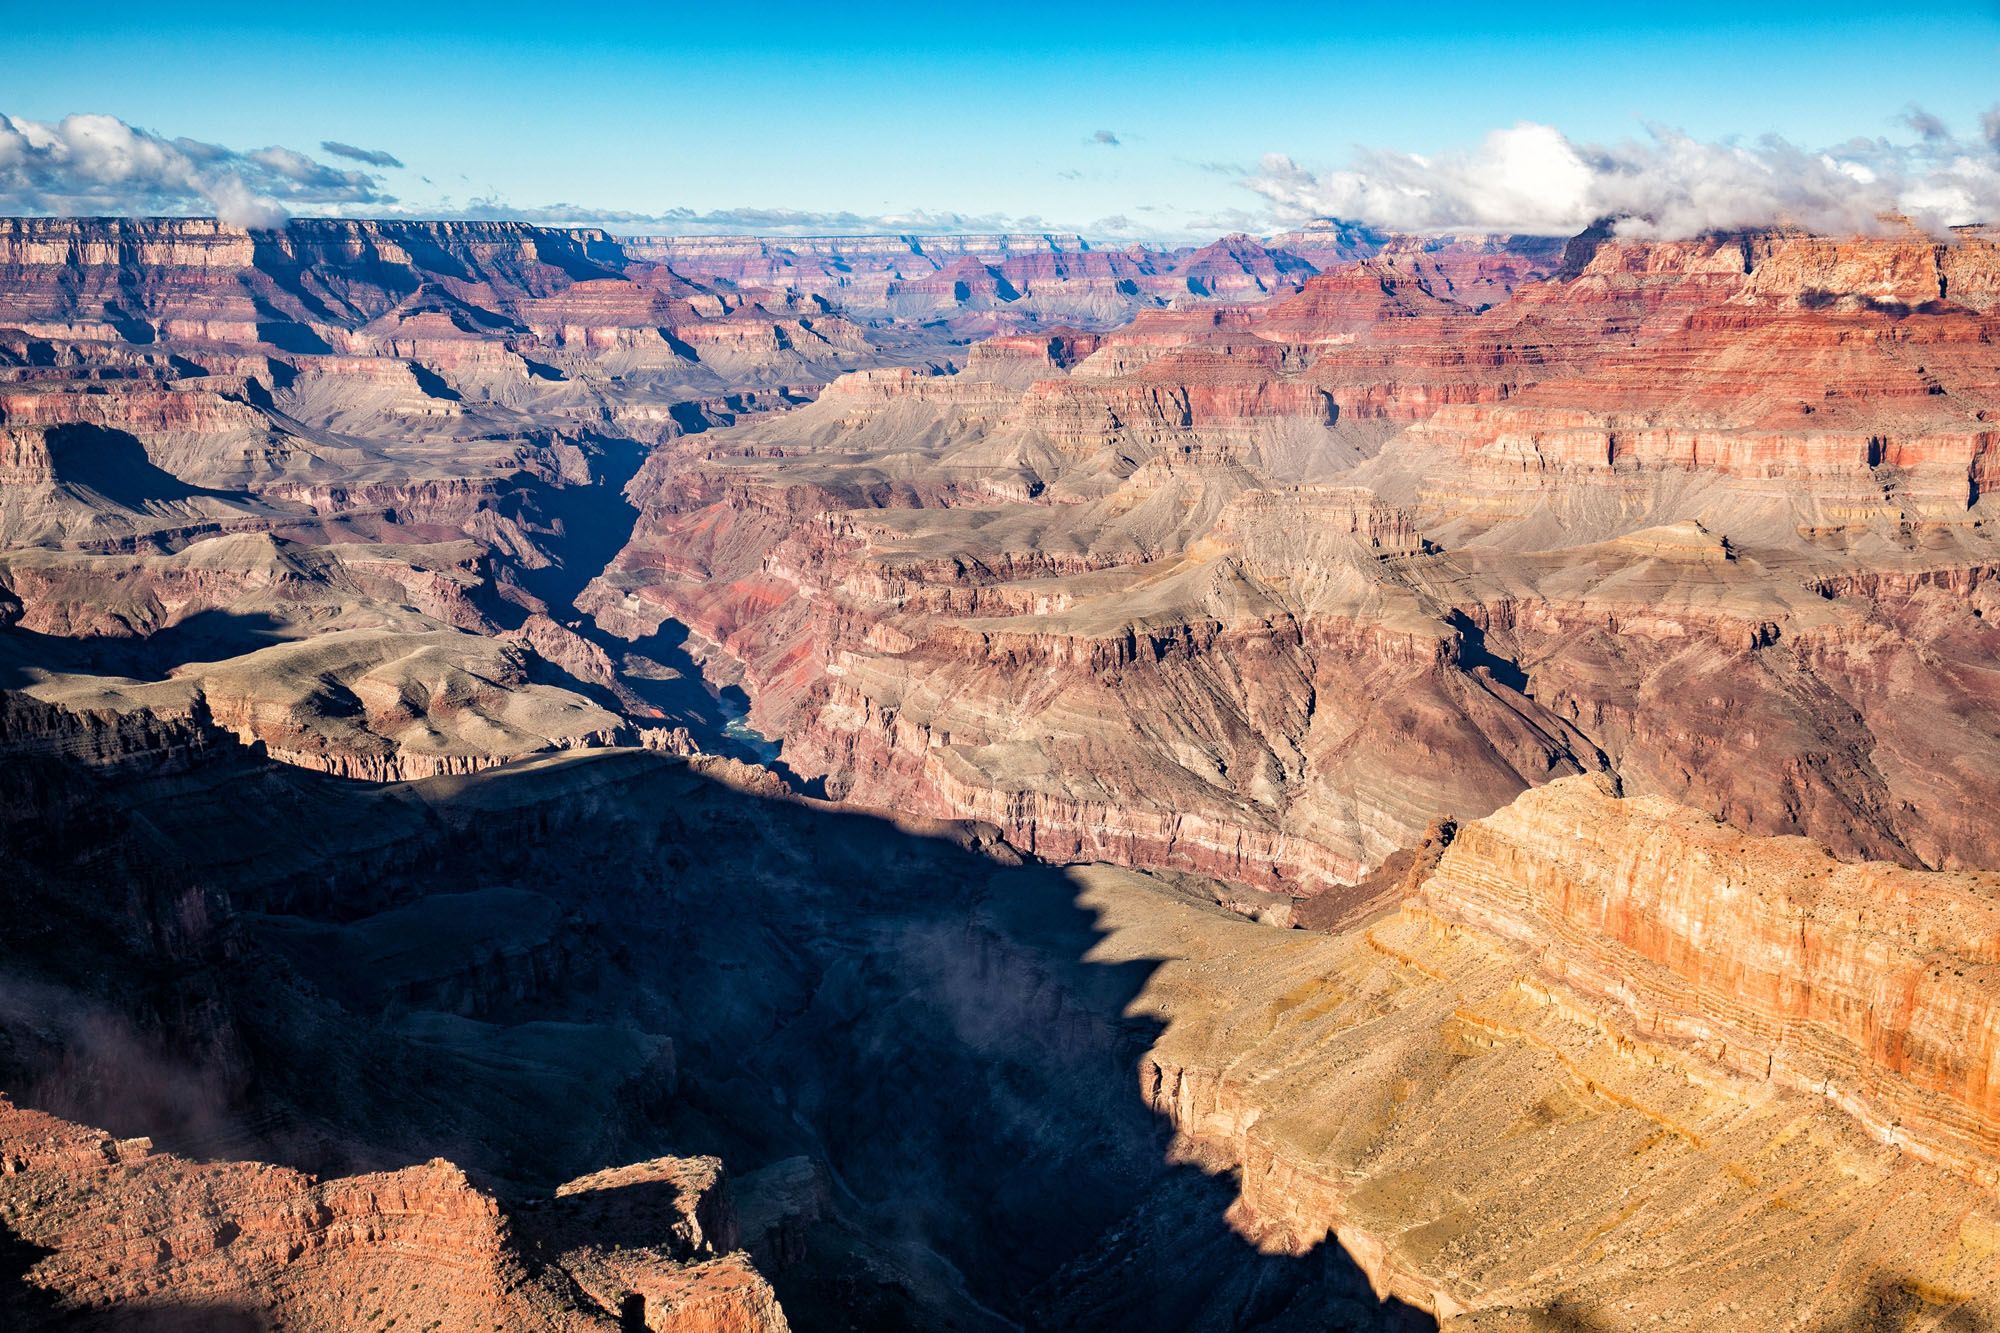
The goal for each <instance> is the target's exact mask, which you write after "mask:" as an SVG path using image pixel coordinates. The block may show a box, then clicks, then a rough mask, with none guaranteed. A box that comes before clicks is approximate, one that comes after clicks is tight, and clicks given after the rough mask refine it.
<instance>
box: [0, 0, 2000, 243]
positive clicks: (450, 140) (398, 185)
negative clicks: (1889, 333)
mask: <svg viewBox="0 0 2000 1333" xmlns="http://www.w3.org/2000/svg"><path fill="white" fill-rule="evenodd" d="M5 9H6V10H7V11H9V12H7V13H6V14H5V15H4V17H0V61H4V64H0V68H4V69H5V70H6V76H5V78H4V80H0V113H5V114H6V115H9V116H13V117H17V118H25V119H28V120H34V121H42V122H55V121H58V120H60V119H61V118H62V117H63V116H65V115H68V114H71V113H77V112H92V113H104V114H108V115H112V116H116V117H118V118H120V119H121V120H123V121H126V122H128V123H130V124H131V125H134V126H137V127H140V128H143V129H145V130H150V131H153V132H155V133H157V134H159V135H162V136H165V137H167V138H169V139H171V138H176V137H180V136H186V137H188V138H192V139H197V140H202V141H206V142H211V143H216V144H224V145H228V146H229V147H231V148H234V149H254V148H261V147H264V146H266V145H273V144H275V145H283V146H285V147H288V148H291V149H295V150H298V151H300V152H303V153H307V154H311V155H313V156H315V157H317V158H319V159H321V160H322V161H333V160H334V159H332V158H330V157H328V156H327V154H326V153H325V152H323V151H322V150H321V149H320V145H321V143H322V142H323V141H329V140H331V141H337V142H343V143H347V144H352V145H358V146H362V147H366V148H369V149H375V150H381V151H385V152H388V153H391V154H393V155H394V156H395V157H396V158H397V159H399V160H400V161H402V162H403V163H405V164H407V165H406V168H405V169H402V170H395V169H388V170H384V171H382V173H381V175H382V180H381V182H380V185H379V194H380V195H382V196H384V197H393V199H394V200H395V201H396V203H397V206H398V207H401V208H407V209H414V210H417V211H425V210H430V209H438V210H447V211H448V210H450V209H453V208H464V207H465V206H467V205H468V204H469V203H471V202H472V201H475V200H484V201H488V203H490V204H491V205H492V206H494V207H497V208H499V209H501V210H507V209H513V210H534V209H539V208H544V207H546V206H550V205H556V204H564V205H571V206H575V207H576V209H577V210H578V211H581V212H591V211H600V212H613V211H615V212H630V213H638V214H659V213H665V212H667V211H668V210H671V209H689V210H693V211H695V212H696V213H709V212H721V213H727V212H729V211H731V210H739V209H788V210H800V211H805V212H828V213H831V212H848V213H853V214H857V215H864V216H874V215H880V214H907V213H911V212H914V211H925V212H930V213H951V214H958V215H963V216H964V217H966V218H969V219H978V218H985V217H1000V218H1005V219H1014V220H1019V219H1035V220H1039V221H1040V222H1041V223H1044V224H1046V225H1049V226H1064V227H1082V228H1092V227H1094V226H1095V227H1096V229H1097V230H1099V231H1102V232H1109V233H1116V232H1118V231H1119V230H1120V228H1119V227H1116V226H1097V224H1100V223H1106V222H1107V221H1108V220H1111V219H1123V220H1124V229H1125V230H1127V231H1129V232H1132V233H1150V234H1160V235H1168V234H1183V233H1191V232H1201V231H1204V230H1221V229H1222V228H1223V227H1224V226H1226V225H1232V224H1235V223H1243V224H1245V225H1250V224H1254V223H1255V222H1257V221H1258V220H1260V219H1263V218H1266V217H1267V216H1268V215H1269V208H1270V205H1269V197H1268V195H1262V194H1258V193H1255V192H1253V191H1251V190H1248V189H1246V188H1244V173H1250V172H1254V171H1255V170H1256V169H1257V166H1258V163H1259V161H1260V159H1261V158H1262V157H1263V156H1264V155H1266V154H1273V153H1280V154H1285V155H1287V156H1288V157H1289V158H1290V159H1291V160H1292V161H1293V162H1294V163H1295V164H1297V166H1298V167H1299V168H1300V169H1301V170H1304V171H1324V170H1326V169H1330V168H1338V167H1340V166H1341V165H1342V164H1343V163H1345V162H1347V161H1349V160H1350V159H1351V158H1352V156H1353V154H1354V153H1355V150H1356V149H1357V148H1361V149H1374V150H1398V151H1403V152H1415V153H1422V154H1427V155H1428V154H1433V153H1437V152H1440V151H1444V150H1450V149H1454V148H1463V147H1468V146H1471V145H1474V144H1476V143H1477V142H1478V141H1479V140H1480V138H1481V136H1483V135H1485V134H1487V133H1488V132H1489V131H1493V130H1497V129H1504V128H1506V127H1508V126H1512V125H1515V124H1517V123H1519V122H1523V121H1527V122H1535V123H1538V124H1544V125H1548V126H1552V127H1554V128H1555V129H1557V130H1559V131H1561V132H1562V134H1564V135H1566V136H1568V138H1569V139H1570V140H1573V141H1576V142H1579V143H1591V144H1594V143H1605V142H1611V141H1614V140H1620V139H1625V138H1629V137H1632V136H1640V135H1643V134H1644V133H1645V128H1646V127H1647V126H1648V125H1659V126H1666V127H1671V128H1673V129H1677V130H1680V131H1685V132H1686V133H1687V134H1689V135H1691V136H1694V137H1696V138H1698V139H1702V140H1707V141H1713V140H1721V139H1726V138H1728V137H1730V136H1744V137H1754V136H1758V135H1763V134H1766V133H1775V134H1779V135H1782V136H1784V137H1785V138H1786V139H1788V140H1790V141H1791V142H1793V143H1796V144H1800V145H1802V146H1806V147H1812V148H1817V147H1821V146H1824V145H1828V144H1832V143H1836V142H1839V141H1842V140H1846V139H1849V138H1851V137H1853V136H1867V137H1873V136H1891V137H1895V136H1901V137H1903V138H1909V137H1910V131H1909V130H1908V128H1907V126H1906V124H1905V123H1904V122H1903V121H1902V120H1901V119H1900V118H1901V117H1902V116H1903V114H1904V112H1905V110H1906V108H1907V107H1908V106H1909V105H1910V104H1912V103H1915V104H1918V105H1920V106H1921V107H1923V108H1925V109H1926V110H1928V111H1929V112H1930V113H1933V114H1934V115H1936V116H1937V117H1939V118H1941V119H1942V120H1943V121H1944V122H1945V123H1946V124H1947V125H1949V126H1950V127H1951V128H1952V129H1953V130H1954V131H1957V132H1959V133H1962V134H1964V135H1966V136H1968V137H1975V138H1976V136H1977V135H1978V133H1979V123H1980V116H1981V114H1982V112H1984V111H1985V110H1986V109H1987V108H1989V107H1992V106H1993V105H1994V104H1995V103H1996V102H2000V4H1996V3H1994V2H1993V0H1986V2H1985V3H1977V4H1957V5H1954V4H1931V5H1924V6H1914V5H1912V6H1900V5H1893V4H1891V5H1883V4H1877V5H1867V6H1861V5H1844V4H1839V3H1832V4H1817V5H1790V4H1782V3H1766V4H1761V5H1738V6H1729V7H1726V8H1723V9H1721V10H1717V9H1715V8H1713V7H1706V6H1704V7H1700V9H1699V10H1697V9H1695V8H1693V7H1688V9H1689V12H1687V13H1685V14H1682V15H1679V16H1676V17H1660V16H1658V15H1654V14H1648V13H1642V12H1640V10H1639V9H1638V8H1637V7H1632V6H1626V7H1618V6H1612V7H1599V8H1598V9H1597V10H1595V11H1577V10H1573V9H1570V8H1568V7H1563V8H1562V9H1561V10H1560V11H1558V10H1556V9H1551V10H1549V11H1548V12H1544V13H1535V14H1523V13H1520V12H1518V11H1510V10H1507V9H1505V8H1502V7H1496V6H1492V5H1490V4H1483V5H1463V6H1460V5H1454V4H1430V5H1426V6H1388V5H1375V6H1369V7H1365V8H1363V7H1342V6H1338V5H1315V6H1287V5H1282V4H1280V5H1258V6H1249V5H1243V6H1236V7H1234V8H1233V10H1232V11H1231V15H1230V16H1228V17H1223V18H1219V19H1218V18H1216V17H1214V16H1213V15H1212V14H1211V13H1210V12H1208V9H1209V7H1207V6H1196V5H1187V4H1156V5H1145V6H1140V5H1116V4H1114V5H1103V6H1096V7H1089V8H1084V7H1067V6H1065V7H1049V8H1047V9H1036V8H1029V7H1024V6H1012V7H1010V6H996V5H992V4H981V5H965V6H950V5H946V4H939V3H932V4H926V5H878V6H862V5H853V6H805V5H759V4H734V5H731V4H721V3H717V4H709V5H702V6H683V5H659V6H650V7H649V6H645V5H637V4H632V5H602V4H593V5H572V6H560V5H553V4H546V5H539V6H533V7H529V6H514V5H509V4H499V3H495V4H482V5H478V6H466V7H463V8H458V7H445V6H420V5H402V6H393V7H391V6H374V5H367V4H360V5H327V6H282V5H281V6H269V5H266V6H259V7H256V8H250V7H241V8H237V7H233V6H231V5H228V4H203V5H195V6H187V5H160V4H151V5H126V4H120V3H109V4H93V5H90V6H88V7H85V6H61V5H55V4H49V3H45V2H43V0H37V2H36V3H32V4H22V3H19V0H6V4H5ZM1099 131H1106V132H1108V133H1109V134H1110V135H1111V136H1113V137H1115V138H1116V140H1117V142H1116V144H1115V145H1113V144H1109V143H1104V142H1100V141H1099V140H1098V137H1097V136H1098V132H1099ZM345 165H349V166H352V165H354V164H352V163H348V164H345ZM362 169H364V170H368V171H374V170H375V168H372V167H365V166H364V167H363V168H362ZM298 211H311V210H310V209H309V208H300V209H299V210H298ZM362 211H366V210H365V209H363V210H362Z"/></svg>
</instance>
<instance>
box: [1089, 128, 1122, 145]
mask: <svg viewBox="0 0 2000 1333" xmlns="http://www.w3.org/2000/svg"><path fill="white" fill-rule="evenodd" d="M1090 141H1091V142H1092V143H1097V144H1103V145H1104V146H1105V147H1106V148H1116V147H1117V146H1118V136H1117V135H1116V134H1113V133H1112V132H1111V131H1110V130H1099V131H1098V132H1097V133H1095V134H1093V135H1091V136H1090Z"/></svg>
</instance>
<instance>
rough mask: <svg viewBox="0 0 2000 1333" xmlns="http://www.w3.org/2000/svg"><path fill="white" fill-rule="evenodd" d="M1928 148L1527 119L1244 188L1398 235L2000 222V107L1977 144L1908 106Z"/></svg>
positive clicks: (1293, 167)
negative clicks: (1612, 224)
mask: <svg viewBox="0 0 2000 1333" xmlns="http://www.w3.org/2000/svg"><path fill="white" fill-rule="evenodd" d="M1903 122H1904V124H1905V126H1906V127H1907V128H1908V129H1909V130H1910V131H1912V132H1913V133H1914V134H1915V135H1916V139H1915V141H1914V142H1908V143H1898V142H1894V141H1891V140H1889V139H1887V138H1873V139H1868V138H1855V139H1850V140H1848V141H1846V142H1845V143H1841V144H1837V145H1835V146H1833V147H1831V148H1825V149H1817V150H1809V149H1804V148H1799V147H1797V146H1796V145H1793V144H1790V143H1787V142H1786V141H1785V140H1783V139H1780V138H1778V137H1776V136H1766V137H1764V138H1761V139H1758V140H1756V141H1754V142H1750V143H1741V142H1735V141H1724V142H1704V141H1702V140H1698V139H1695V138H1692V137H1690V136H1688V135H1685V134H1682V133H1680V132H1679V131H1677V130H1672V129H1666V128H1663V127H1649V129H1648V137H1647V138H1645V139H1643V140H1627V141H1625V142H1622V143H1619V144H1615V145H1611V146H1608V147H1604V146H1598V145H1592V144H1583V143H1578V142H1576V141H1574V140H1572V139H1570V138H1569V137H1568V136H1567V135H1565V134H1563V133H1562V131H1560V130H1558V129H1556V128H1555V127H1553V126H1550V125H1541V124H1536V123H1534V122H1532V121H1523V122H1521V123H1520V124H1517V125H1515V126H1513V127H1512V128H1510V129H1504V130H1495V131H1493V132H1492V133H1490V134H1488V135H1487V136H1486V137H1485V138H1484V139H1482V140H1481V141H1480V142H1479V144H1478V145H1477V146H1475V147H1473V148H1470V149H1462V150H1456V151H1452V152H1446V153H1439V154H1435V155H1429V156H1427V155H1423V154H1418V153H1405V152H1392V151H1387V150H1382V149H1369V148H1363V149H1357V150H1356V152H1355V154H1354V156H1353V158H1352V160H1351V161H1350V163H1349V164H1348V165H1347V166H1345V167H1342V168H1339V169H1336V170H1332V171H1322V172H1314V171H1310V170H1308V169H1306V168H1305V167H1302V166H1300V165H1299V164H1298V163H1296V162H1294V161H1293V160H1292V159H1291V158H1290V157H1289V156H1287V155H1285V154H1282V153H1273V154H1270V155H1267V156H1266V157H1265V158H1264V159H1263V161H1262V162H1261V163H1260V164H1259V167H1258V170H1257V171H1256V172H1255V173H1254V174H1253V175H1251V176H1250V177H1248V178H1247V179H1245V180H1244V182H1243V184H1244V186H1245V187H1246V188H1248V189H1250V190H1251V191H1253V192H1254V193H1256V194H1257V195H1259V196H1261V197H1262V198H1263V199H1264V200H1266V201H1267V203H1268V204H1269V205H1270V207H1271V209H1272V212H1273V214H1274V216H1276V217H1277V218H1278V219H1279V220H1281V221H1288V222H1303V221H1306V220H1308V219H1312V218H1326V217H1338V218H1345V219H1348V220H1351V221H1356V222H1365V223H1367V224H1369V225H1371V226H1376V227H1382V228H1386V229H1389V230H1394V231H1415V232H1438V231H1481V232H1515V233H1525V234H1537V235H1571V234H1574V233H1576V232H1578V231H1581V230H1583V229H1584V228H1585V227H1588V226H1590V225H1591V224H1592V223H1594V222H1596V221H1599V220H1600V219H1604V218H1612V219H1615V220H1617V226H1618V231H1619V233H1620V234H1621V235H1628V236H1635V237H1642V238H1654V239H1686V238H1688V237H1692V236H1696V235H1699V234H1701V233H1703V232H1708V231H1733V230H1742V229H1746V228H1757V227H1770V226H1795V227H1803V228H1806V229H1807V230H1810V231H1817V232H1827V233H1834V234H1854V233H1861V234H1866V233H1871V232H1880V231H1883V230H1886V229H1888V228H1890V227H1892V226H1894V225H1896V224H1894V223H1893V222H1891V221H1889V219H1892V218H1894V217H1902V218H1907V219H1908V220H1909V221H1910V222H1913V223H1914V224H1916V225H1917V226H1918V227H1920V228H1923V229H1924V230H1926V231H1930V232H1934V233H1942V232H1944V231H1945V230H1946V229H1948V228H1950V227H1953V226H1960V225H1964V224H1967V223H1977V222H1989V221H2000V107H1996V108H1995V109H1994V110H1993V111H1989V112H1988V113H1986V115H1985V117H1984V118H1983V122H1982V125H1981V130H1982V133H1981V135H1980V137H1979V138H1977V139H1964V138H1960V137H1959V136H1957V135H1956V134H1954V133H1953V132H1952V131H1951V129H1950V128H1949V127H1948V126H1946V125H1945V124H1944V122H1943V121H1941V120H1939V119H1938V118H1937V117H1936V116H1933V115H1931V114H1929V113H1928V112H1926V111H1924V110H1922V109H1921V108H1919V107H1915V106H1912V107H1910V108H1908V109H1907V110H1906V111H1905V113H1904V116H1903Z"/></svg>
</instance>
